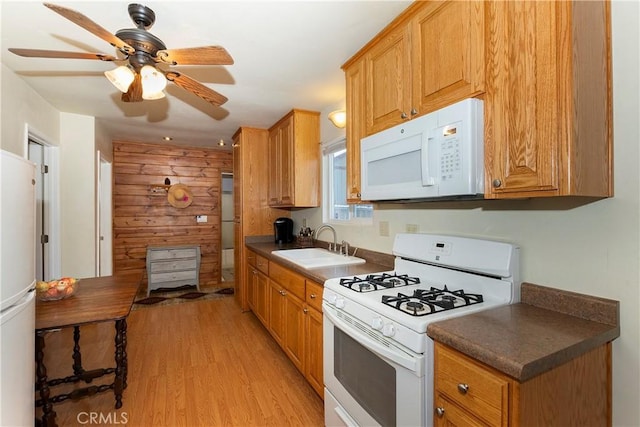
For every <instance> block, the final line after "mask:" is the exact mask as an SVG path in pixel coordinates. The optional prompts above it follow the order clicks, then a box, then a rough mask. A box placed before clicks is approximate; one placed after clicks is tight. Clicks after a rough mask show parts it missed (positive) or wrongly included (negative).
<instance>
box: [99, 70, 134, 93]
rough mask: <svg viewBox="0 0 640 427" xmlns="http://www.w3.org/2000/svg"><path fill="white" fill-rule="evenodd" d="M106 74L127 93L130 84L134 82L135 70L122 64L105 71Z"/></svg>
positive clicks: (118, 87) (121, 90)
mask: <svg viewBox="0 0 640 427" xmlns="http://www.w3.org/2000/svg"><path fill="white" fill-rule="evenodd" d="M104 75H105V76H106V77H107V78H108V79H109V81H110V82H111V83H112V84H113V85H114V86H115V87H116V88H117V89H118V90H119V91H120V92H122V93H127V90H129V86H130V85H131V83H132V82H133V79H134V77H135V76H134V74H133V70H132V69H131V68H129V67H127V66H126V65H121V66H119V67H118V68H116V69H113V70H110V71H105V72H104Z"/></svg>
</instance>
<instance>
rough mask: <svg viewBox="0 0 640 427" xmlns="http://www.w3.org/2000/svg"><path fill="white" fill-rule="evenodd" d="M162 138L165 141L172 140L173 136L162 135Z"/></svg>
mask: <svg viewBox="0 0 640 427" xmlns="http://www.w3.org/2000/svg"><path fill="white" fill-rule="evenodd" d="M162 139H164V140H165V141H172V140H173V138H171V137H170V136H163V137H162Z"/></svg>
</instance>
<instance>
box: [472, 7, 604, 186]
mask: <svg viewBox="0 0 640 427" xmlns="http://www.w3.org/2000/svg"><path fill="white" fill-rule="evenodd" d="M486 7H487V19H488V25H487V28H488V38H487V43H488V46H487V56H488V58H487V59H488V62H487V92H486V96H485V123H486V128H485V168H486V171H485V173H486V175H485V176H486V181H485V197H487V198H514V197H536V196H564V195H575V196H593V197H607V196H611V195H612V193H613V190H612V176H611V175H612V107H611V93H612V88H611V81H612V80H611V40H610V35H611V26H610V10H609V7H610V5H609V2H604V1H588V2H583V1H547V2H545V1H536V2H519V1H518V2H502V1H494V2H489V3H487V5H486ZM523 17H526V18H525V19H523Z"/></svg>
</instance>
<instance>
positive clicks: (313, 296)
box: [309, 294, 317, 299]
mask: <svg viewBox="0 0 640 427" xmlns="http://www.w3.org/2000/svg"><path fill="white" fill-rule="evenodd" d="M316 296H317V295H316V294H311V295H309V298H311V299H316Z"/></svg>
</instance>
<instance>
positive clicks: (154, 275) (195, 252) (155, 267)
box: [147, 246, 200, 296]
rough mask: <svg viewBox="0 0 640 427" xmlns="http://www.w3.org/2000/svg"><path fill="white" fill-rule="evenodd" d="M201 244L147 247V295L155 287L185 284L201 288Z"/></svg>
mask: <svg viewBox="0 0 640 427" xmlns="http://www.w3.org/2000/svg"><path fill="white" fill-rule="evenodd" d="M199 279H200V246H156V247H151V246H150V247H148V248H147V281H148V285H147V296H149V293H150V292H151V291H153V290H155V289H160V288H177V287H180V286H185V285H192V286H195V287H196V289H198V290H200V280H199Z"/></svg>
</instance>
